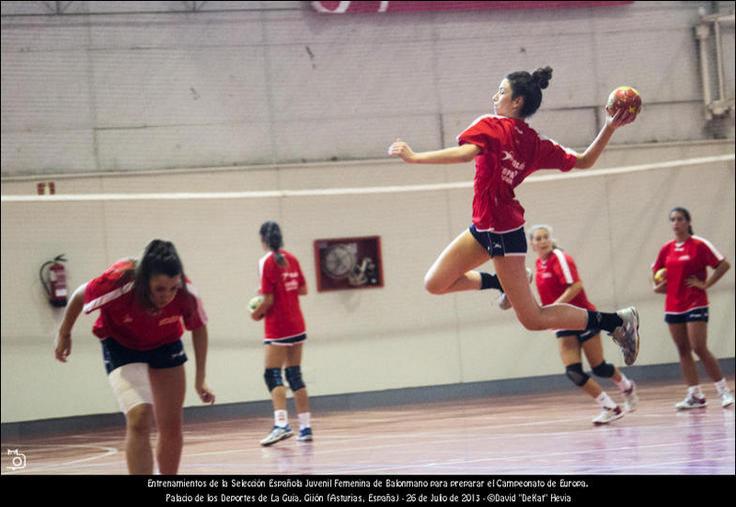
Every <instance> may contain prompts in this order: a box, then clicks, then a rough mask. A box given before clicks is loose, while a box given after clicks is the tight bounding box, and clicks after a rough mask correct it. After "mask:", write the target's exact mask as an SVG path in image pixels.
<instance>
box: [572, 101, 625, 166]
mask: <svg viewBox="0 0 736 507" xmlns="http://www.w3.org/2000/svg"><path fill="white" fill-rule="evenodd" d="M634 118H636V115H632V114H630V113H629V112H628V111H626V110H624V109H619V110H618V111H616V114H615V115H614V116H611V115H610V114H607V115H606V123H605V125H603V128H602V129H601V131H600V132H598V135H597V136H596V138H595V140H594V141H593V142H592V143H591V144H590V146H588V149H587V150H585V152H584V153H583V154H582V155H578V161H577V162H575V168H576V169H590V168H591V167H593V166H594V165H595V163H596V161H598V157H600V156H601V153H603V150H604V149H605V148H606V146H607V145H608V141H610V140H611V136H613V133H614V132H615V131H616V129H617V128H619V127H623V126H624V125H628V124H629V123H631V122H632V121H634Z"/></svg>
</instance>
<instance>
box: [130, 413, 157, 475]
mask: <svg viewBox="0 0 736 507" xmlns="http://www.w3.org/2000/svg"><path fill="white" fill-rule="evenodd" d="M151 426H153V408H152V407H151V405H150V404H148V403H141V404H140V405H136V406H135V407H133V408H131V409H130V410H128V413H126V414H125V460H126V461H127V463H128V473H130V474H132V475H151V474H152V473H153V451H152V450H151Z"/></svg>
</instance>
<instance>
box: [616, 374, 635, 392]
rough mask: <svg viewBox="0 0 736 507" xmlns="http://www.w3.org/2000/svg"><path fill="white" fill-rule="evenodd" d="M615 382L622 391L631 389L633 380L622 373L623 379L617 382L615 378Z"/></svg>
mask: <svg viewBox="0 0 736 507" xmlns="http://www.w3.org/2000/svg"><path fill="white" fill-rule="evenodd" d="M613 383H614V384H616V386H617V387H618V389H619V391H621V392H622V393H623V392H626V391H628V390H629V389H631V380H629V379H628V378H627V377H626V375H624V374H623V373H622V374H621V380H620V381H619V382H616V381H615V380H614V381H613Z"/></svg>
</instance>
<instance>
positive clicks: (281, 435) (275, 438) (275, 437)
mask: <svg viewBox="0 0 736 507" xmlns="http://www.w3.org/2000/svg"><path fill="white" fill-rule="evenodd" d="M291 435H292V431H291V426H289V425H288V424H287V425H286V426H284V427H283V428H282V427H281V426H274V427H273V429H272V430H271V433H269V434H268V436H267V437H266V438H264V439H263V440H261V445H262V446H264V447H266V446H269V445H273V444H275V443H276V442H280V441H281V440H284V439H286V438H289V437H290V436H291Z"/></svg>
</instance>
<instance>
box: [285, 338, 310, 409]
mask: <svg viewBox="0 0 736 507" xmlns="http://www.w3.org/2000/svg"><path fill="white" fill-rule="evenodd" d="M287 348H288V351H287V353H286V367H287V368H288V367H289V366H301V364H302V349H303V344H302V343H299V344H297V345H294V346H293V347H287ZM292 391H293V393H294V403H295V404H296V413H297V414H303V413H304V412H309V396H308V395H307V388H306V387H302V388H301V389H299V390H298V391H294V390H293V389H292Z"/></svg>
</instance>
